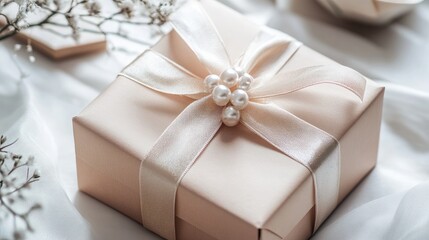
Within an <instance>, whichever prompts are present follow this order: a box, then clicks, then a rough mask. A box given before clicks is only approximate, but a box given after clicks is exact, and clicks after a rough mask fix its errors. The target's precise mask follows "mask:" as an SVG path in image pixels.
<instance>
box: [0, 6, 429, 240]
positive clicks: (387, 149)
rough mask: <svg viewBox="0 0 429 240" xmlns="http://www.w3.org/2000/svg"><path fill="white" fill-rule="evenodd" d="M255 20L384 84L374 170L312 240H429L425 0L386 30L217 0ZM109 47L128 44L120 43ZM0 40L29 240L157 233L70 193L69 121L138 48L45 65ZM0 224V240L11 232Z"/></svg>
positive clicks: (2, 128) (0, 74) (428, 21)
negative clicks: (26, 170) (27, 200)
mask: <svg viewBox="0 0 429 240" xmlns="http://www.w3.org/2000/svg"><path fill="white" fill-rule="evenodd" d="M222 1H223V2H225V3H227V4H228V5H230V6H231V7H233V8H235V9H237V10H238V11H241V12H243V13H244V14H246V15H248V16H249V17H250V18H251V19H253V20H254V21H256V22H260V23H268V25H269V26H271V27H274V28H277V29H280V30H282V31H285V32H286V33H288V34H290V35H292V36H293V37H295V38H297V39H299V40H300V41H302V42H303V43H304V44H306V45H308V46H309V47H311V48H313V49H315V50H317V51H319V52H321V53H323V54H324V55H326V56H328V57H331V58H333V59H334V60H336V61H338V62H340V63H342V64H344V65H347V66H350V67H352V68H355V69H357V70H359V71H360V72H362V73H363V74H365V75H367V76H369V77H371V78H373V79H375V80H377V81H380V83H382V84H385V85H386V96H385V104H384V109H383V123H382V132H381V140H380V149H379V162H378V165H377V167H376V168H375V169H374V170H373V171H372V172H371V173H370V174H369V176H368V177H367V178H365V180H364V181H363V182H362V183H361V184H360V185H359V186H358V187H357V188H356V189H355V190H354V191H353V192H352V193H351V194H350V195H349V196H348V197H347V198H346V199H345V201H344V202H343V203H341V204H340V205H339V207H338V208H337V209H336V210H335V212H334V213H333V214H332V215H331V216H330V218H329V219H328V220H327V221H326V223H325V224H324V225H323V226H322V228H321V229H319V231H318V232H317V233H316V234H315V235H314V237H313V239H317V240H324V239H389V240H391V239H393V240H395V239H429V28H428V27H427V26H428V25H429V17H428V16H429V2H427V1H426V2H424V3H423V4H421V5H420V6H418V7H417V8H416V10H414V11H413V12H411V13H410V14H408V15H406V16H404V17H403V18H401V19H399V20H397V21H395V22H393V23H392V24H390V25H388V26H385V27H370V26H364V25H357V24H353V23H348V22H344V21H343V20H339V19H336V18H335V17H333V16H331V15H330V14H329V13H328V12H326V11H325V10H324V9H322V8H321V7H320V6H318V4H317V3H316V2H315V1H314V0H291V1H289V4H288V7H287V10H285V11H277V10H276V9H275V4H274V3H273V1H269V0H265V1H264V0H250V1H249V0H246V1H244V0H234V1H233V0H222ZM114 41H117V42H115V44H116V43H117V44H119V45H120V44H123V45H124V46H125V47H128V46H127V44H126V43H123V42H122V41H119V40H114ZM13 44H14V41H13V40H7V41H5V42H2V43H0V133H4V134H6V135H8V136H9V138H10V139H13V138H17V137H19V142H18V143H17V144H16V145H15V146H14V150H16V151H19V152H21V153H23V154H26V155H27V154H34V155H35V156H36V161H37V162H38V166H39V168H41V170H42V179H41V181H40V182H39V183H36V184H34V188H33V189H32V190H31V191H29V192H28V194H29V196H31V199H32V200H34V201H38V202H40V203H41V204H42V205H43V209H42V210H41V211H37V212H35V213H34V215H32V217H31V219H32V221H33V222H34V225H35V226H34V227H35V229H36V231H35V233H33V234H30V235H29V238H28V239H47V240H51V239H52V240H57V239H131V240H132V239H136V240H137V239H139V240H140V239H160V238H158V237H156V236H154V235H153V234H152V233H150V232H149V231H147V230H145V229H143V228H142V227H140V225H139V224H138V223H136V222H134V221H132V220H130V219H129V218H127V217H125V216H124V215H122V214H120V213H118V212H117V211H115V210H113V209H111V208H109V207H107V206H106V205H104V204H102V203H100V202H98V201H97V200H94V199H93V198H91V197H89V196H87V195H85V194H83V193H80V192H78V189H77V180H76V167H75V155H74V144H73V134H72V125H71V118H72V117H73V116H75V115H77V114H78V113H79V112H80V111H81V110H82V109H83V108H84V107H85V106H86V105H87V104H88V103H89V102H90V101H91V100H92V99H94V98H95V97H96V96H97V95H98V94H99V93H100V92H101V91H102V90H103V89H105V88H106V87H107V85H108V84H109V83H111V82H112V81H113V80H114V78H115V76H116V74H117V73H118V72H119V71H120V70H121V69H122V68H123V67H124V66H125V65H126V64H128V63H129V62H130V61H131V60H132V59H133V58H134V57H135V56H136V54H137V53H138V52H141V51H142V49H143V48H144V47H145V46H140V48H139V49H137V48H134V49H132V50H133V53H125V52H121V51H113V52H110V53H109V54H107V53H102V54H97V55H92V56H87V57H81V58H76V59H72V60H66V61H62V62H53V61H51V60H47V59H45V58H44V57H43V56H41V55H36V57H37V61H36V63H29V62H28V61H27V60H26V59H27V56H26V55H25V54H24V53H20V54H19V55H18V57H17V60H18V61H19V62H20V66H21V68H22V69H23V70H24V71H25V72H26V73H27V74H28V77H26V78H25V79H24V80H19V71H18V69H17V68H16V66H15V64H13V62H12V60H11V59H12V56H10V54H9V53H10V52H11V50H8V49H13ZM10 229H11V228H10V226H6V224H3V223H0V238H1V237H3V236H4V235H6V234H7V232H8V231H10Z"/></svg>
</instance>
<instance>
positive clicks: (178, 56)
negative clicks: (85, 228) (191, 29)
mask: <svg viewBox="0 0 429 240" xmlns="http://www.w3.org/2000/svg"><path fill="white" fill-rule="evenodd" d="M203 5H204V7H205V9H206V10H207V11H208V13H209V16H210V17H211V18H212V19H213V21H214V23H215V25H217V27H218V29H219V32H220V35H221V36H222V37H223V39H224V41H225V46H226V47H227V49H228V50H229V51H230V53H232V54H233V55H232V56H231V58H232V59H236V58H237V57H239V55H240V54H241V53H242V52H243V50H244V49H245V48H246V45H247V44H243V41H250V40H251V39H252V38H251V37H250V36H254V35H255V33H257V30H258V27H257V26H256V25H254V24H253V23H249V22H248V21H247V20H245V19H243V18H242V17H241V16H239V15H237V14H236V13H234V12H232V11H230V10H228V9H227V8H224V7H222V6H221V5H219V4H216V3H214V2H211V1H203ZM219 13H222V14H219ZM225 19H228V20H232V22H234V23H235V24H230V26H228V27H225V25H224V21H225ZM243 25H244V26H246V28H245V29H242V30H241V31H240V33H239V34H240V36H242V38H241V39H237V38H230V32H232V31H234V30H236V29H240V28H241V27H242V26H243ZM247 36H249V37H247ZM155 49H156V51H159V52H161V53H163V54H164V55H166V56H167V57H169V58H171V59H172V60H173V61H176V62H177V63H179V64H181V65H182V66H186V67H188V69H192V70H193V72H198V69H201V68H200V67H199V65H198V63H197V61H196V59H195V57H194V56H193V55H192V53H191V52H190V50H189V49H187V47H186V46H185V45H183V42H181V39H180V38H178V37H177V35H176V34H175V32H172V33H170V34H169V35H167V37H165V38H163V40H162V41H161V42H159V43H158V44H157V45H156V46H155ZM309 59H312V61H311V62H309V61H308V60H309ZM133 64H138V60H136V62H135V63H132V65H133ZM325 64H326V65H330V64H336V63H334V62H332V61H331V60H329V59H327V58H325V57H323V56H321V55H319V54H317V53H316V52H313V51H312V50H310V49H308V48H305V47H302V48H300V49H299V50H298V51H297V52H296V53H295V55H293V57H292V58H291V59H290V61H289V62H288V63H287V64H286V65H285V67H284V68H283V69H282V71H290V70H293V69H299V68H302V67H308V66H314V65H325ZM338 68H339V66H338ZM127 69H131V67H128V68H127ZM137 70H138V68H137ZM137 70H136V71H137ZM130 71H131V70H130ZM128 72H129V71H126V73H128ZM124 93H127V94H126V96H125V95H124ZM382 94H383V89H382V88H380V87H378V86H376V85H375V84H374V83H372V82H371V81H368V82H367V88H366V91H365V97H364V99H363V102H362V103H357V102H356V96H354V95H353V94H351V93H349V92H348V91H347V90H346V89H341V88H339V87H338V86H337V87H332V89H331V88H329V86H326V85H325V86H322V85H321V86H313V87H311V88H308V89H303V90H301V91H297V92H293V93H291V94H290V95H288V96H287V97H283V96H281V97H280V96H279V97H276V98H273V100H272V101H273V102H274V103H275V104H276V105H278V106H280V107H281V108H284V109H288V111H291V112H292V113H293V114H295V115H296V116H298V117H299V118H302V119H304V120H305V121H307V122H309V123H310V124H312V125H314V126H317V127H319V128H321V129H322V130H324V131H326V132H328V133H330V134H332V135H333V136H334V137H335V138H336V139H338V140H339V141H340V145H341V159H342V163H341V183H340V192H339V200H341V199H342V198H344V196H345V195H347V194H348V192H349V191H350V190H351V189H352V188H353V187H354V186H356V184H357V183H358V182H359V181H360V180H361V179H362V178H363V177H364V176H365V175H366V174H367V173H368V171H369V170H370V169H371V168H372V167H373V166H374V164H375V159H376V154H377V146H378V145H377V142H378V132H379V130H378V126H379V121H380V114H381V103H382V96H383V95H382ZM141 95H144V96H146V97H145V98H144V99H143V98H140V97H139V96H141ZM328 96H329V97H328ZM339 99H341V101H339ZM304 102H305V103H306V104H304ZM316 102H317V103H316ZM188 104H189V99H186V98H184V97H181V96H170V95H168V94H167V95H166V94H161V93H158V92H155V91H153V90H151V89H149V88H145V87H143V86H140V85H138V84H137V83H136V82H134V81H131V80H129V79H126V78H125V77H123V76H119V77H118V78H117V80H116V81H115V82H114V83H113V84H112V85H111V86H110V87H109V88H108V89H107V90H106V91H105V92H104V93H103V94H101V95H100V96H99V97H98V98H97V99H96V100H95V101H94V102H93V103H92V104H91V105H90V106H89V107H88V108H86V109H85V110H84V111H83V112H82V113H81V114H80V115H79V116H78V117H77V118H75V120H74V125H75V142H76V151H77V167H78V173H79V177H78V178H79V185H80V188H81V189H82V191H84V192H86V193H89V194H90V195H92V196H94V197H96V198H97V199H99V200H101V201H103V202H105V203H107V204H108V205H110V206H112V207H114V208H116V209H118V210H119V211H121V212H124V213H125V214H126V215H128V216H131V217H132V218H134V219H135V220H137V221H141V216H140V211H139V209H140V207H139V202H140V199H139V198H140V194H139V189H138V175H139V173H138V165H139V164H140V161H141V159H144V157H145V156H147V154H148V151H149V150H150V146H152V145H153V144H154V142H155V140H156V139H157V138H158V137H159V136H160V135H161V133H162V132H163V131H164V129H165V128H166V127H167V126H168V125H169V124H170V123H171V121H172V120H173V119H174V118H175V117H176V116H177V115H178V113H180V112H181V111H182V109H183V108H184V107H185V106H186V105H188ZM157 109H163V113H164V114H160V112H159V111H158V110H157ZM130 113H132V115H130ZM127 115H129V116H128V117H126V116H127ZM104 119H110V120H109V121H105V120H104ZM333 119H335V121H336V122H337V124H336V125H335V126H332V125H330V122H331V121H332V120H333ZM139 123H143V124H139ZM143 136H144V137H143ZM185 140H186V139H185ZM89 143H91V144H89ZM357 146H358V147H357ZM236 149H242V151H235V150H236ZM244 149H247V150H246V151H243V150H244ZM217 152H222V153H223V154H224V155H223V156H222V158H220V159H219V157H218V155H217V154H216V153H217ZM262 159H264V160H262ZM288 159H289V158H288V157H287V156H285V155H282V154H280V153H279V152H277V151H276V150H275V149H273V148H272V147H270V145H269V144H267V143H264V141H263V140H262V139H259V138H258V137H257V136H256V135H253V134H252V133H251V132H249V131H248V129H246V128H244V126H240V127H238V129H234V130H233V129H228V128H222V129H221V131H220V132H219V133H218V134H217V135H216V136H215V138H214V139H213V141H212V142H211V143H210V144H209V145H208V147H207V149H205V151H203V152H202V155H201V156H200V157H199V158H198V160H197V161H196V163H195V164H194V165H193V166H192V168H191V169H190V170H189V171H188V173H187V174H186V175H185V177H184V178H183V180H182V183H181V185H180V186H179V189H178V192H177V202H176V209H177V211H176V216H177V220H176V222H177V224H176V225H177V226H178V229H177V232H178V236H179V239H189V238H190V237H193V238H195V237H194V236H195V232H199V233H198V234H200V235H201V237H203V236H204V239H206V238H207V239H208V238H209V236H210V238H217V239H236V238H245V239H271V238H276V239H277V238H278V239H284V238H286V237H292V238H294V237H295V238H304V237H308V236H309V235H310V234H311V232H312V224H311V222H313V221H314V220H313V219H314V215H313V211H314V209H313V206H314V194H313V191H314V190H313V187H312V184H311V175H310V174H309V172H308V170H307V169H306V168H305V167H303V166H302V165H300V164H297V163H296V162H295V161H293V160H291V159H289V160H288ZM262 161H263V162H262ZM101 166H102V167H101ZM238 172H239V173H240V174H239V175H237V173H238ZM228 173H230V174H228ZM238 176H239V177H238ZM107 186H109V188H110V190H109V191H107V188H106V187H107ZM226 186H228V187H226ZM124 198H126V199H128V200H127V201H123V199H124ZM243 199H245V200H243ZM240 204H242V205H243V206H239V205H240ZM244 206H246V207H244ZM180 222H183V223H180ZM191 226H192V227H191ZM285 226H288V227H285ZM190 227H191V228H194V230H193V232H190V230H188V229H189V228H190Z"/></svg>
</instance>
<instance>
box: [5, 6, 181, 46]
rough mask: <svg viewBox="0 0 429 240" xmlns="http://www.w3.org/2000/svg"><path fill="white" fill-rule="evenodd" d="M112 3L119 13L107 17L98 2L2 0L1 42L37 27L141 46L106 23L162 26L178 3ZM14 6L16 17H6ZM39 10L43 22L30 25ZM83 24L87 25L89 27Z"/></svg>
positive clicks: (137, 40)
mask: <svg viewBox="0 0 429 240" xmlns="http://www.w3.org/2000/svg"><path fill="white" fill-rule="evenodd" d="M111 1H112V3H113V6H114V7H115V8H116V9H115V10H114V11H113V12H111V11H110V13H105V12H103V5H102V4H100V3H99V2H98V1H97V0H68V1H65V0H0V21H1V20H3V22H4V24H3V26H2V27H0V40H3V39H6V38H8V37H11V36H13V35H14V34H16V33H17V32H19V31H21V30H24V29H27V28H32V27H36V26H38V27H42V28H44V29H47V30H49V31H51V32H53V33H56V34H58V35H61V36H64V37H73V38H74V39H76V40H77V39H79V37H80V34H81V33H83V32H91V33H99V34H103V35H115V36H119V37H123V38H126V39H128V40H131V41H135V42H140V41H139V39H133V38H130V36H128V35H127V34H124V33H123V32H122V31H121V27H118V28H117V30H116V31H112V30H109V29H107V28H104V26H105V25H107V23H116V24H132V25H154V26H161V25H163V24H164V23H165V22H167V21H168V16H169V15H170V14H171V13H172V12H173V10H174V9H175V5H176V0H111ZM13 4H15V5H18V10H17V11H16V13H15V15H14V16H10V14H6V10H7V9H8V7H9V9H10V7H11V5H13ZM36 10H37V11H39V12H40V13H38V15H40V14H42V15H43V16H44V17H43V19H41V20H38V21H37V22H29V19H28V16H29V15H31V13H33V12H35V11H36ZM2 18H3V19H2ZM58 19H62V20H65V21H58ZM80 23H85V24H86V26H82V24H80ZM52 26H55V27H62V28H66V29H69V30H71V31H70V32H71V33H70V34H64V33H62V32H59V31H57V30H54V29H53V28H52Z"/></svg>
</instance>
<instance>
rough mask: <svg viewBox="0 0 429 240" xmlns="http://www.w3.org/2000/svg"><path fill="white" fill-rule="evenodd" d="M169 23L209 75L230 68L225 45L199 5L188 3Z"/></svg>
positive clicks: (193, 2) (173, 15)
mask: <svg viewBox="0 0 429 240" xmlns="http://www.w3.org/2000/svg"><path fill="white" fill-rule="evenodd" d="M183 16H186V17H183ZM170 22H171V24H172V25H173V28H174V30H175V31H176V32H177V33H178V34H179V36H180V37H181V38H182V39H183V40H184V41H185V42H186V43H187V44H188V46H189V47H190V48H191V50H192V51H193V52H194V54H195V55H196V56H197V57H198V59H199V60H200V62H201V63H202V64H203V65H204V66H205V67H206V68H207V70H208V71H209V73H212V74H220V73H221V72H222V71H224V70H225V69H228V68H230V67H231V60H230V57H229V55H228V53H227V51H226V49H225V45H224V43H223V41H222V39H221V38H220V36H219V33H218V31H217V29H216V27H215V26H214V24H213V22H212V21H211V19H210V18H209V16H208V15H207V13H206V12H205V11H204V9H202V8H201V6H200V5H199V3H197V2H195V1H191V2H188V3H187V4H186V7H182V8H180V9H178V10H177V12H176V13H174V14H172V16H171V17H170ZM190 23H198V24H190Z"/></svg>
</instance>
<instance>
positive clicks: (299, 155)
mask: <svg viewBox="0 0 429 240" xmlns="http://www.w3.org/2000/svg"><path fill="white" fill-rule="evenodd" d="M241 116H242V118H241V121H242V123H243V124H244V125H245V126H247V127H248V128H249V129H250V130H251V131H253V132H255V133H256V134H257V135H259V136H260V137H262V138H263V139H265V140H266V141H267V142H269V143H270V144H272V145H273V146H274V147H276V148H277V149H279V150H280V151H281V152H282V153H284V154H285V155H287V156H289V157H291V158H292V159H293V160H295V161H297V162H299V163H300V164H302V165H303V166H305V167H306V168H307V169H308V170H309V171H310V172H311V174H312V176H313V181H314V186H315V199H316V200H315V212H316V217H315V224H314V226H315V227H314V231H316V230H317V228H318V227H319V226H320V225H321V223H322V222H323V221H324V220H325V219H326V218H327V217H328V216H329V214H330V213H331V212H332V211H333V210H334V209H335V206H336V204H337V201H338V193H339V183H340V169H341V165H340V164H341V162H340V149H339V143H338V141H337V140H336V139H335V138H334V137H332V136H331V135H329V134H328V133H326V132H324V131H323V130H321V129H319V128H317V127H315V126H313V125H311V124H309V123H307V122H305V121H304V120H302V119H300V118H298V117H297V116H295V115H293V114H292V113H290V112H288V111H285V110H283V109H281V108H279V107H277V106H275V105H273V104H258V103H250V104H249V105H248V106H247V107H246V109H245V110H243V111H242V115H241ZM322 163H323V164H322Z"/></svg>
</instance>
